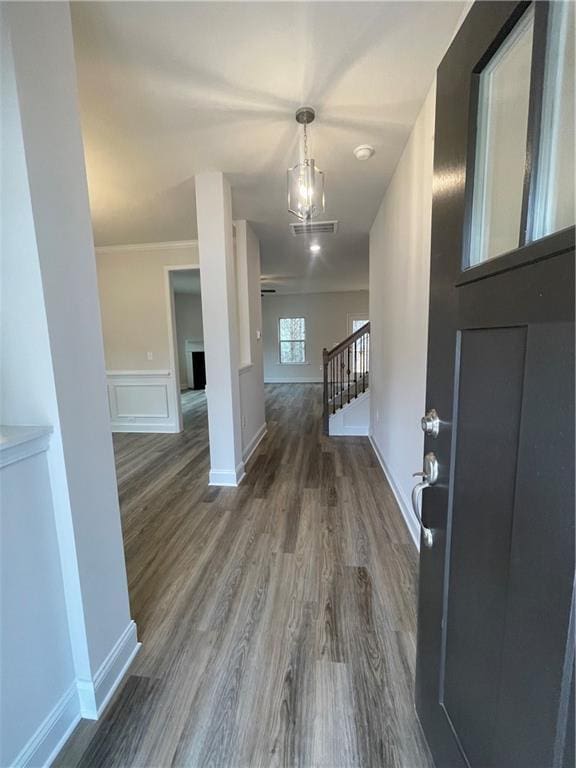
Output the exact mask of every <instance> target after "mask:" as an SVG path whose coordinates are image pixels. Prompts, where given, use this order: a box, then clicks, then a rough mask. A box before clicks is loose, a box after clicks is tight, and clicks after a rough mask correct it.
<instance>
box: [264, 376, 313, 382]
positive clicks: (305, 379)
mask: <svg viewBox="0 0 576 768" xmlns="http://www.w3.org/2000/svg"><path fill="white" fill-rule="evenodd" d="M322 382H323V379H322V377H321V376H299V377H298V378H296V377H295V376H294V375H292V376H291V377H290V378H286V379H279V378H278V377H277V376H267V377H266V379H265V381H264V383H265V384H322Z"/></svg>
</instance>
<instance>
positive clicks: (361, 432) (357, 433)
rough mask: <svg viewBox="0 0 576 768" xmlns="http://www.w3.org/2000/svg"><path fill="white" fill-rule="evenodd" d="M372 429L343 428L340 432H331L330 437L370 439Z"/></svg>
mask: <svg viewBox="0 0 576 768" xmlns="http://www.w3.org/2000/svg"><path fill="white" fill-rule="evenodd" d="M369 436H370V427H359V426H354V427H347V426H344V427H342V428H341V429H340V430H339V431H338V432H333V431H332V430H330V437H369Z"/></svg>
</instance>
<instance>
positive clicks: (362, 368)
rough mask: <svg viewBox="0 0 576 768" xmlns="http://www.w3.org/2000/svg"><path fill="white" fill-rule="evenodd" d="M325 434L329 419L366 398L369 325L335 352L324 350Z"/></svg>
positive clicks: (349, 338)
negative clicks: (363, 396) (364, 395)
mask: <svg viewBox="0 0 576 768" xmlns="http://www.w3.org/2000/svg"><path fill="white" fill-rule="evenodd" d="M323 362H324V432H325V434H329V432H330V416H333V415H334V414H335V413H336V412H337V411H338V410H340V409H341V408H345V407H346V406H347V405H349V404H350V403H353V402H354V400H356V399H357V398H358V397H360V396H361V395H363V394H364V393H365V392H366V391H367V389H368V384H369V371H370V323H366V325H363V326H362V327H361V328H359V329H358V330H357V331H355V332H354V333H352V334H350V336H348V338H347V339H344V341H341V342H340V344H337V345H336V346H335V347H334V348H333V349H330V350H328V349H324V351H323Z"/></svg>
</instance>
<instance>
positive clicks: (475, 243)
mask: <svg viewBox="0 0 576 768" xmlns="http://www.w3.org/2000/svg"><path fill="white" fill-rule="evenodd" d="M533 26H534V15H533V11H532V9H530V10H528V11H527V12H526V13H525V14H524V15H523V16H522V18H521V19H520V20H519V21H518V23H517V24H516V26H515V27H514V29H513V30H512V32H511V33H510V34H509V35H508V37H507V38H506V40H505V42H504V43H503V44H502V46H501V47H500V48H499V49H498V51H497V52H496V54H495V55H494V56H493V57H492V59H491V60H490V61H489V62H488V64H487V65H486V67H485V68H484V70H483V71H482V73H481V75H480V85H479V94H478V117H477V126H476V154H475V162H474V191H473V203H472V226H471V232H470V253H469V255H468V266H474V265H475V264H480V263H481V262H483V261H486V260H487V259H492V258H494V257H495V256H499V255H500V254H502V253H506V251H511V250H513V249H514V248H517V247H518V244H519V237H520V219H521V215H522V193H523V188H524V175H525V167H526V140H527V132H528V104H529V97H530V68H531V61H532V32H533Z"/></svg>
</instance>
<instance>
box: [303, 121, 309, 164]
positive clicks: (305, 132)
mask: <svg viewBox="0 0 576 768" xmlns="http://www.w3.org/2000/svg"><path fill="white" fill-rule="evenodd" d="M303 127H304V162H305V163H306V164H307V163H308V132H307V130H306V123H304V126H303Z"/></svg>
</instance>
